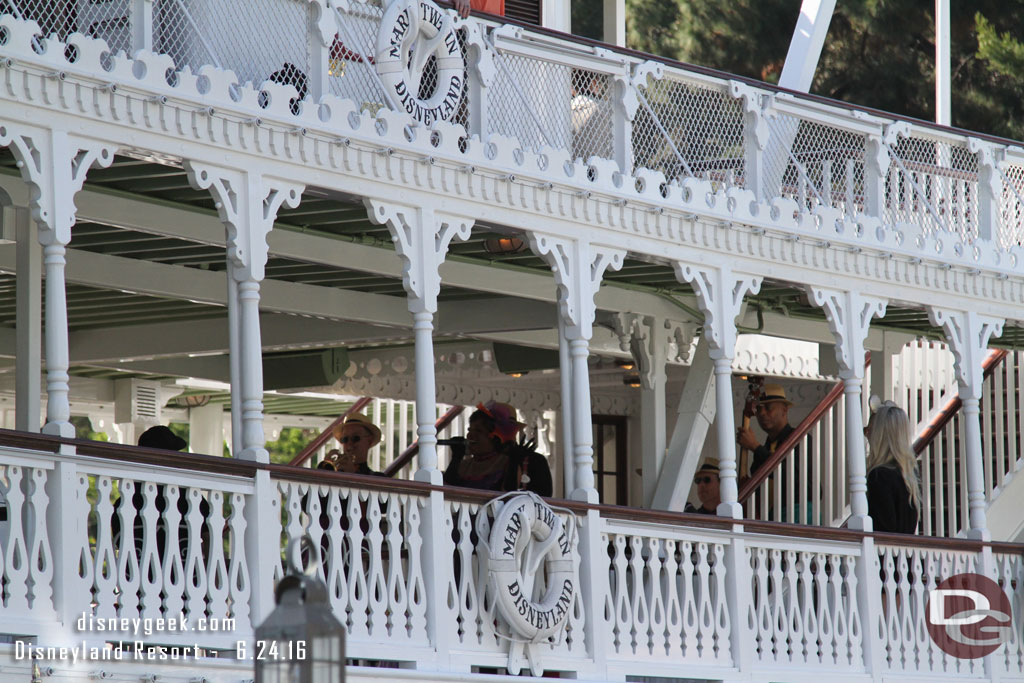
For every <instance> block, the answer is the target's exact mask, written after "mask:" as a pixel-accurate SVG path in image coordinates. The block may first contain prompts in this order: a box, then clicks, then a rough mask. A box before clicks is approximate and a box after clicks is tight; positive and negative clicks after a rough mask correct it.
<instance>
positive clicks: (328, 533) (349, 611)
mask: <svg viewBox="0 0 1024 683" xmlns="http://www.w3.org/2000/svg"><path fill="white" fill-rule="evenodd" d="M278 490H279V492H280V495H281V503H282V504H281V509H282V513H283V518H282V526H283V531H284V538H285V539H286V542H290V541H292V540H301V539H302V538H303V537H304V536H308V538H309V545H308V547H306V548H304V550H303V551H302V556H301V558H299V560H300V566H302V567H303V568H305V569H309V568H312V567H314V566H315V568H316V569H315V571H316V575H317V576H318V577H319V578H320V579H321V580H322V581H323V582H324V583H325V584H326V585H327V591H328V595H329V599H330V603H331V606H332V607H333V609H334V611H335V613H336V615H337V617H338V619H339V620H340V621H341V622H342V623H344V624H346V626H347V627H348V635H349V637H348V643H349V645H348V647H349V652H350V653H352V652H358V653H359V655H358V656H359V657H360V658H376V659H388V660H408V659H410V658H415V655H416V654H417V649H416V648H427V647H429V645H430V643H429V641H428V638H427V631H426V600H427V596H426V592H425V585H424V576H423V567H422V562H421V559H422V555H421V549H422V546H423V543H424V541H425V539H424V535H423V529H422V527H421V524H420V520H421V515H422V510H423V506H424V504H425V500H426V499H425V498H424V497H422V496H415V495H410V494H406V493H400V494H399V493H385V492H380V491H373V490H366V489H356V488H351V487H348V486H330V485H326V484H324V485H318V484H307V483H298V482H292V481H284V480H280V481H278ZM268 535H270V536H271V537H274V535H273V534H268ZM277 536H280V534H278V535H277ZM278 571H280V569H279V570H278ZM419 654H420V656H422V652H420V653H419Z"/></svg>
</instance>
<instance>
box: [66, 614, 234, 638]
mask: <svg viewBox="0 0 1024 683" xmlns="http://www.w3.org/2000/svg"><path fill="white" fill-rule="evenodd" d="M75 626H76V627H77V628H78V630H79V631H91V632H109V633H116V632H119V633H133V634H135V635H140V634H141V635H146V636H151V635H153V634H154V633H190V632H209V631H234V630H235V620H234V619H231V618H226V617H225V618H223V619H218V618H216V617H199V618H198V619H196V620H195V622H194V623H189V621H188V619H187V618H186V617H185V615H184V614H180V615H178V616H177V617H157V618H155V619H154V618H151V617H145V618H138V617H136V618H131V619H130V618H127V617H96V616H93V615H91V614H82V616H80V617H78V621H76V622H75Z"/></svg>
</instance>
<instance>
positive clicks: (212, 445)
mask: <svg viewBox="0 0 1024 683" xmlns="http://www.w3.org/2000/svg"><path fill="white" fill-rule="evenodd" d="M188 445H189V450H190V451H191V452H193V453H205V454H207V455H221V454H223V453H224V406H223V404H220V403H210V404H208V405H205V406H198V407H195V408H189V409H188Z"/></svg>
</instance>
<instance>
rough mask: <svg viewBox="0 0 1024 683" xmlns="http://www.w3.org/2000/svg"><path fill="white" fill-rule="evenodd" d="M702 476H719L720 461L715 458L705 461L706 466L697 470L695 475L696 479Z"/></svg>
mask: <svg viewBox="0 0 1024 683" xmlns="http://www.w3.org/2000/svg"><path fill="white" fill-rule="evenodd" d="M701 474H714V475H715V476H718V460H716V459H715V458H708V459H707V460H705V461H704V464H703V465H701V466H700V467H699V468H697V472H696V473H695V474H694V475H693V478H694V479H696V478H697V477H698V476H700V475H701Z"/></svg>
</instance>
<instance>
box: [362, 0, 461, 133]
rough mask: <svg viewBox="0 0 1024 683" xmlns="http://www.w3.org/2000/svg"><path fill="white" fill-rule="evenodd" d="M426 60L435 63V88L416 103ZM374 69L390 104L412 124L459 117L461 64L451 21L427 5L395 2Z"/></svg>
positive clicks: (420, 0) (414, 0) (426, 1)
mask: <svg viewBox="0 0 1024 683" xmlns="http://www.w3.org/2000/svg"><path fill="white" fill-rule="evenodd" d="M410 51H411V52H412V54H411V56H410ZM431 55H433V56H434V57H435V58H436V60H437V87H435V88H434V93H433V94H432V95H430V97H427V98H426V99H420V96H419V92H420V81H421V80H422V79H423V73H424V70H425V67H426V65H427V60H428V59H429V58H430V56H431ZM374 66H375V68H376V69H377V73H378V74H379V75H380V79H381V82H382V83H383V84H384V87H385V88H386V89H387V91H388V93H389V94H390V96H391V98H392V100H393V101H394V103H395V104H396V105H397V106H398V107H399V108H400V109H404V110H405V111H406V112H407V113H408V114H409V115H411V116H412V117H413V118H414V119H415V120H417V121H421V122H423V123H424V124H426V125H428V126H429V125H430V124H431V123H433V122H434V121H436V120H438V119H440V120H442V121H448V120H449V119H451V118H452V117H453V116H455V114H456V113H457V112H458V110H459V102H460V101H461V100H462V91H463V89H464V88H465V69H466V63H465V60H464V59H463V57H462V49H461V48H460V46H459V38H458V35H456V33H455V29H454V28H452V18H451V16H450V15H448V14H446V13H444V12H442V11H441V10H440V9H438V7H437V5H435V4H434V3H433V2H431V1H430V0H394V1H393V2H392V3H391V4H390V5H388V8H387V10H385V12H384V17H383V18H382V19H381V22H380V32H379V33H378V34H377V54H376V55H375V56H374Z"/></svg>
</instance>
